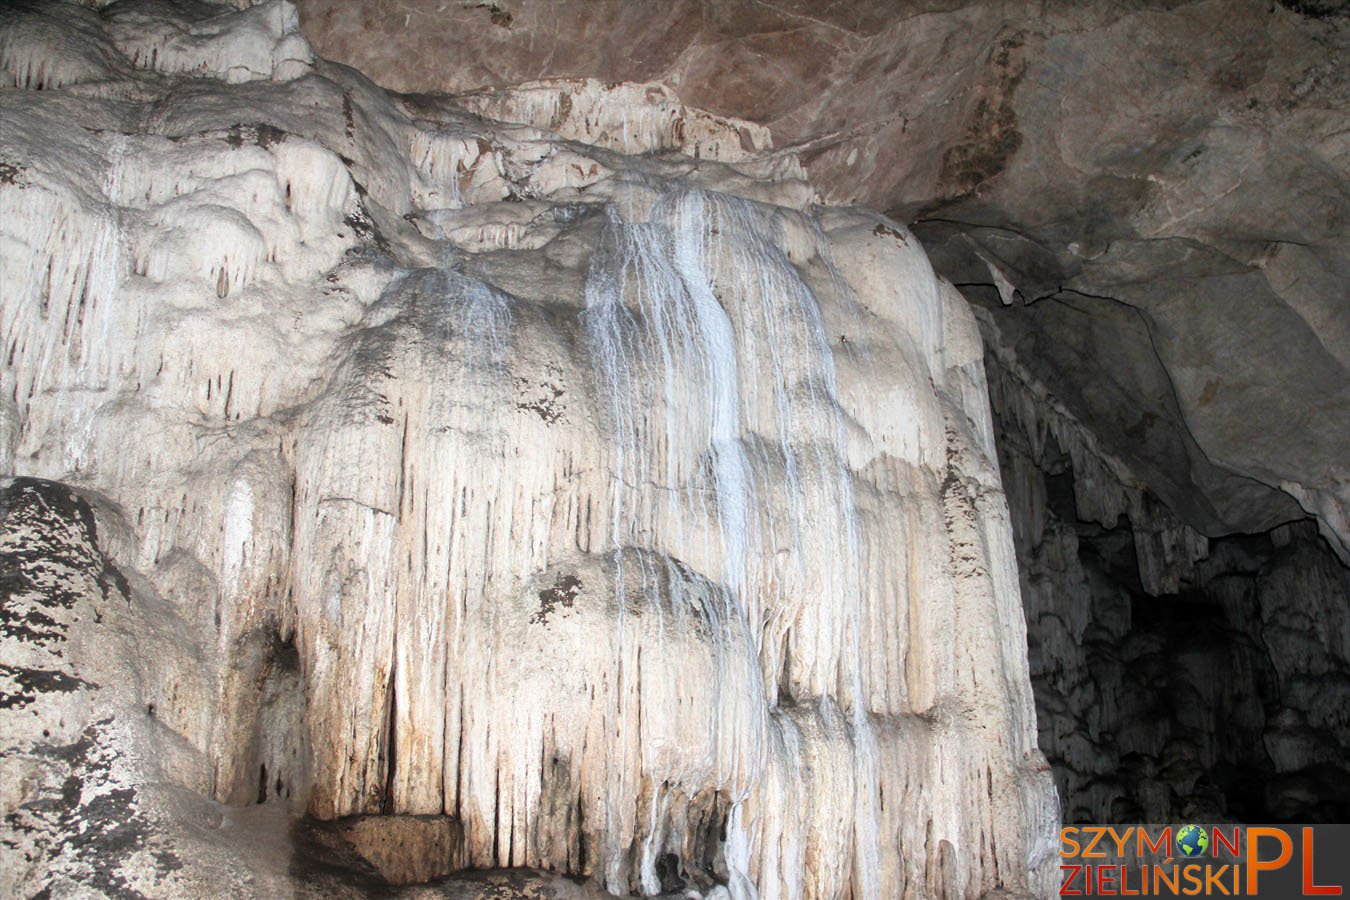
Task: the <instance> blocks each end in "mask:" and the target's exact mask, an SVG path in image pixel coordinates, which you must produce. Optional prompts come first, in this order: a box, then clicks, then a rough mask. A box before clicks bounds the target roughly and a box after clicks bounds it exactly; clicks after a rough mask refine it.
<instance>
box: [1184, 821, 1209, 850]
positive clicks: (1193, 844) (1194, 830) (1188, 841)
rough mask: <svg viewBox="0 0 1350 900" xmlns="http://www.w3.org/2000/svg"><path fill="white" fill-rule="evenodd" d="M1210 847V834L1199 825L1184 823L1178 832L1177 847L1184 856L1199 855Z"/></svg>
mask: <svg viewBox="0 0 1350 900" xmlns="http://www.w3.org/2000/svg"><path fill="white" fill-rule="evenodd" d="M1208 848H1209V835H1207V834H1205V829H1203V828H1201V827H1200V826H1199V825H1183V826H1182V828H1181V830H1180V831H1178V832H1177V849H1178V850H1180V851H1181V854H1182V856H1199V855H1200V854H1201V853H1204V852H1205V850H1207V849H1208Z"/></svg>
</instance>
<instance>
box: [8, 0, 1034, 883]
mask: <svg viewBox="0 0 1350 900" xmlns="http://www.w3.org/2000/svg"><path fill="white" fill-rule="evenodd" d="M268 9H272V11H273V13H274V14H275V15H273V16H272V17H271V18H269V17H268V15H271V14H268V15H264V13H265V12H266V10H268ZM288 9H289V7H287V5H286V4H282V3H273V4H264V5H262V6H259V7H255V8H254V10H253V11H251V12H250V15H248V16H241V15H237V14H233V13H230V14H225V13H221V14H219V15H218V16H216V17H215V18H211V17H208V16H207V13H208V12H210V10H209V8H206V7H203V8H201V9H197V10H195V12H194V17H191V18H190V20H188V21H185V22H182V23H179V27H180V28H181V29H182V30H184V31H185V32H186V33H191V34H196V35H198V36H199V37H200V38H201V39H200V40H197V41H195V42H194V41H180V42H177V43H175V45H174V47H175V53H176V54H177V55H175V56H174V57H173V59H174V60H175V61H174V63H173V66H171V67H170V68H172V69H173V70H175V71H177V70H180V69H184V68H192V67H191V66H189V65H188V64H187V62H184V60H187V61H188V62H190V61H191V60H190V59H188V56H190V54H192V53H198V54H199V55H200V56H201V66H200V67H199V71H201V72H203V73H205V74H207V75H212V74H214V75H216V76H218V77H219V78H220V79H223V80H224V81H228V82H240V83H239V84H237V85H227V84H224V83H221V81H219V80H215V81H213V80H209V79H196V80H192V79H185V78H182V77H179V76H174V75H164V74H160V73H156V72H146V71H143V70H142V69H139V68H137V67H138V66H139V67H149V68H152V69H153V68H155V67H156V65H157V63H156V60H157V59H160V57H157V56H156V55H155V54H149V55H147V54H146V53H145V52H143V50H142V49H139V48H140V46H141V43H142V42H143V41H144V39H145V38H144V34H145V32H144V29H143V28H140V27H133V26H138V25H139V24H141V23H143V13H141V12H139V11H137V10H136V9H135V8H123V9H119V7H118V6H113V7H111V8H110V9H109V10H107V11H104V12H102V13H97V14H94V13H90V12H88V11H85V12H81V13H79V14H78V17H76V14H75V13H72V17H73V18H72V19H71V21H72V22H75V23H76V24H78V25H79V27H80V28H81V29H84V31H91V30H97V29H100V28H101V29H103V30H102V32H100V33H101V34H103V36H104V39H105V40H106V42H107V46H106V47H105V50H106V53H105V57H106V60H107V66H106V68H105V69H102V70H99V69H90V70H88V71H86V70H85V69H82V68H81V67H80V66H77V65H64V66H61V65H56V68H54V69H53V71H57V70H59V71H61V72H65V73H69V77H65V78H63V79H62V84H63V85H64V88H63V90H61V91H57V92H56V93H54V94H50V95H45V96H38V95H36V94H34V93H32V92H24V91H17V92H13V93H12V94H11V95H10V96H11V98H12V99H13V101H14V102H13V103H10V104H7V106H6V109H5V111H4V115H5V116H6V118H7V119H8V120H9V124H7V125H6V127H5V128H4V129H3V131H2V132H0V148H3V154H4V157H3V158H4V160H5V162H6V165H7V166H9V168H8V169H6V170H5V171H6V172H7V174H6V177H5V179H4V181H3V184H0V191H2V192H3V197H4V202H5V208H6V215H5V227H4V234H3V237H4V245H3V251H4V254H5V257H4V263H5V270H6V273H7V274H6V288H5V295H4V298H3V302H4V319H3V339H4V346H5V352H6V362H5V369H4V373H3V374H4V379H5V381H4V388H5V390H4V398H5V399H4V401H3V402H4V403H5V404H6V409H5V416H6V419H7V421H10V422H12V423H13V427H12V429H11V430H10V431H9V432H7V437H6V446H5V456H4V458H5V459H6V460H12V461H13V467H14V470H15V471H16V472H17V473H19V474H23V475H31V476H38V477H46V478H53V479H59V480H62V481H65V482H67V483H69V484H72V485H75V486H77V487H79V488H82V489H84V490H87V491H92V492H97V494H99V495H101V496H102V497H104V498H105V499H106V504H105V512H104V515H106V516H110V517H113V518H117V517H118V516H119V515H120V520H121V525H122V527H121V528H120V529H119V530H118V531H117V533H118V534H120V535H121V537H120V539H119V546H118V547H117V548H115V550H114V551H113V552H114V553H115V555H116V556H117V559H118V563H119V564H120V565H122V566H123V567H124V568H126V569H127V570H128V571H131V572H132V573H134V578H133V583H134V584H135V585H137V586H138V587H137V590H138V591H139V593H140V594H141V595H143V597H142V599H141V600H139V601H136V602H142V603H145V604H147V605H146V610H147V611H149V610H151V609H153V611H154V615H156V616H159V617H161V618H163V619H164V620H166V621H172V622H175V623H180V624H181V625H182V626H183V627H182V628H181V629H180V630H179V632H178V633H180V634H183V635H186V636H187V637H186V640H187V641H188V642H189V643H188V645H187V646H183V647H162V646H155V647H151V646H150V645H149V643H148V641H149V637H148V636H149V634H150V633H151V632H150V631H149V630H148V626H147V627H146V630H144V631H141V632H135V631H134V629H133V634H131V635H130V636H129V637H127V638H126V640H128V641H130V642H131V643H132V645H133V646H139V647H140V648H141V649H140V651H139V652H140V653H142V654H143V655H145V656H146V657H147V660H146V673H145V674H144V675H143V676H141V678H142V681H141V682H140V691H141V693H142V694H143V695H144V696H145V697H146V698H149V699H150V701H151V703H152V705H153V708H154V709H155V723H156V724H155V728H156V729H158V730H157V731H152V733H151V735H150V736H149V737H147V738H145V740H146V741H148V742H150V743H151V745H152V746H153V745H154V742H156V741H163V742H169V741H172V743H173V745H174V747H175V748H177V750H176V753H175V754H174V755H172V757H171V758H166V759H165V760H162V761H160V762H158V763H151V762H147V763H146V766H147V767H148V768H149V769H154V767H155V766H156V765H158V766H159V767H160V770H158V771H157V775H156V777H160V776H162V777H166V778H169V779H170V780H173V781H175V782H177V783H179V784H182V785H184V786H186V787H189V788H192V789H195V790H198V791H200V792H202V793H205V794H208V795H211V796H214V797H216V798H218V799H220V800H222V801H227V802H234V803H239V802H243V801H246V800H252V799H254V798H255V795H257V796H258V797H260V798H263V799H265V798H267V797H271V796H275V795H276V794H284V795H289V796H292V797H293V798H294V799H295V800H296V801H297V802H301V803H303V805H304V807H305V808H307V809H308V811H309V812H310V813H312V814H313V815H315V816H317V817H319V818H332V817H338V816H346V815H357V814H361V815H366V814H382V813H408V814H418V815H443V816H450V817H453V818H454V819H455V820H456V822H457V823H458V830H457V831H455V832H454V834H455V835H456V837H455V841H456V846H455V847H454V848H453V850H452V851H451V853H452V857H453V859H452V864H453V865H454V866H455V867H470V866H473V867H515V866H529V867H536V868H546V869H552V870H555V871H560V872H566V873H573V874H581V875H590V876H593V877H594V878H595V879H596V880H597V881H598V882H599V883H600V884H602V885H604V886H605V887H606V888H607V889H608V890H610V891H612V892H615V893H620V894H627V893H642V894H647V895H650V894H655V893H659V892H661V891H663V890H667V889H669V887H670V884H671V883H674V884H680V883H684V884H687V885H689V886H691V887H694V888H696V889H698V890H700V891H702V892H704V893H706V894H707V895H709V896H711V895H716V894H721V893H723V892H727V893H729V894H730V895H731V896H733V897H751V896H762V897H839V896H849V895H851V896H855V897H884V896H897V895H902V894H905V895H914V896H938V895H942V896H958V895H959V896H974V895H978V894H980V893H984V892H986V891H988V890H992V889H994V888H996V887H1006V888H1009V889H1022V890H1032V891H1043V890H1044V889H1045V888H1046V882H1045V879H1046V878H1047V877H1048V875H1049V867H1050V865H1051V863H1052V858H1051V853H1052V848H1051V846H1050V843H1049V840H1050V830H1051V828H1052V825H1053V822H1054V819H1055V815H1056V811H1055V805H1054V799H1053V789H1052V787H1051V785H1050V782H1049V778H1048V775H1047V774H1046V773H1045V772H1044V767H1043V764H1042V763H1041V762H1040V757H1039V754H1038V752H1037V751H1036V749H1035V738H1034V735H1035V727H1034V714H1033V712H1032V705H1031V696H1030V690H1029V683H1028V677H1027V671H1026V657H1025V637H1024V625H1023V620H1022V613H1021V609H1020V604H1019V600H1018V593H1017V587H1016V584H1017V579H1016V572H1015V567H1014V562H1013V557H1012V544H1011V538H1010V533H1009V529H1008V523H1007V510H1006V505H1005V502H1004V500H1003V496H1002V492H1001V488H1000V485H999V479H998V472H997V467H996V465H995V464H994V462H993V445H992V434H991V428H990V423H989V415H988V401H987V394H986V390H985V386H984V376H983V369H982V363H981V359H980V342H979V337H978V334H977V332H976V330H975V325H974V322H973V320H972V318H971V316H970V313H969V311H968V310H967V309H966V308H965V306H964V303H963V301H962V300H961V299H960V297H959V296H958V295H957V294H956V293H955V291H954V289H952V288H951V287H950V286H949V285H946V284H944V283H942V282H940V281H939V280H938V279H937V278H936V277H935V276H934V275H933V273H932V271H931V269H930V268H929V266H928V263H927V261H926V259H925V257H924V255H923V253H922V251H921V250H920V249H919V248H918V247H917V245H915V243H914V242H913V240H912V238H911V237H909V235H908V234H907V233H906V232H905V231H904V230H903V229H900V228H899V227H897V226H896V225H894V224H893V223H891V222H889V221H887V220H885V219H884V218H882V217H880V216H877V215H874V214H871V213H867V212H864V211H859V210H853V209H831V208H822V207H817V206H814V205H812V202H811V201H812V192H811V189H810V186H809V185H808V184H806V183H805V181H804V180H803V179H802V176H801V169H800V167H799V166H798V165H797V164H796V162H795V160H794V159H793V158H792V157H790V156H784V155H775V154H772V153H770V152H767V151H764V150H763V149H762V147H761V146H760V144H761V143H762V142H763V140H765V136H764V135H757V134H756V133H754V132H753V130H752V129H749V127H748V126H745V125H743V124H742V123H736V122H733V121H728V120H722V119H718V118H716V117H713V116H710V115H707V114H694V113H692V112H690V111H687V110H683V108H682V107H679V106H678V104H676V103H674V102H673V101H672V100H671V98H670V97H669V96H668V95H667V94H664V93H660V92H657V94H655V95H653V94H651V92H643V91H640V90H634V91H629V92H626V93H624V92H619V93H620V96H619V97H618V99H617V100H616V99H615V97H614V96H612V95H611V94H612V93H613V91H614V89H613V88H610V87H604V86H600V85H592V84H584V83H583V84H581V85H577V84H570V85H565V86H559V87H558V88H557V90H558V91H559V92H560V96H561V95H564V94H566V95H568V96H571V97H572V98H573V99H572V100H569V101H568V102H567V103H562V102H558V103H556V104H543V105H540V104H539V103H537V102H535V101H534V100H530V101H529V102H525V101H522V102H520V103H512V102H510V101H509V99H508V100H501V99H500V98H498V100H495V101H493V103H492V104H489V105H488V106H483V103H484V102H486V101H483V100H482V98H476V99H474V100H473V101H472V102H467V105H468V106H470V107H472V108H474V109H479V108H480V107H481V108H482V109H483V110H489V109H490V110H495V111H497V112H499V113H500V114H502V115H508V114H511V111H513V110H521V109H526V110H529V111H530V115H529V116H528V117H527V118H529V119H530V121H529V122H528V123H525V124H516V125H512V124H509V123H502V122H489V121H484V120H482V119H479V118H477V117H475V116H474V115H472V114H470V113H468V112H466V111H464V109H463V108H461V107H460V106H458V105H457V104H456V102H455V101H454V99H453V98H448V99H446V98H442V99H436V98H399V97H396V96H391V95H387V94H385V93H384V92H382V91H380V90H379V89H377V88H375V87H374V86H373V85H370V84H369V83H368V82H365V81H364V80H362V79H361V78H360V77H359V76H357V75H355V74H354V73H352V72H350V71H347V70H343V69H340V68H337V67H332V66H328V65H326V64H324V63H322V62H321V61H320V62H318V63H313V64H311V63H310V62H309V61H308V58H307V56H306V54H305V53H302V52H300V50H298V49H297V48H296V44H295V40H296V36H295V34H294V31H293V17H291V16H290V15H289V13H288ZM16 15H18V14H16ZM260 23H261V24H260ZM263 25H267V26H268V27H262V26H263ZM73 27H74V26H72V28H73ZM13 33H14V34H16V35H17V37H15V38H14V40H15V41H18V40H20V39H21V38H22V39H27V40H35V39H36V38H33V34H34V33H35V32H33V31H32V30H31V29H30V30H28V31H24V30H23V29H18V30H17V31H15V32H13ZM81 33H84V32H81ZM231 35H233V37H230V36H231ZM207 36H210V37H211V40H209V41H208V40H206V37H207ZM75 37H78V35H76V36H75ZM75 37H72V38H71V42H72V43H74V44H75V45H76V46H78V41H76V40H75ZM49 38H50V35H47V36H45V37H43V39H44V40H47V39H49ZM227 38H229V39H227ZM268 41H270V42H273V43H272V44H268V45H267V46H266V47H263V46H260V45H259V43H258V42H263V43H266V42H268ZM59 43H60V42H53V43H52V46H57V45H58V44H59ZM61 46H66V45H65V44H61ZM237 47H247V48H248V49H249V55H248V59H250V60H251V59H254V58H255V57H256V58H257V59H270V60H273V61H276V62H275V65H274V66H273V68H272V69H270V70H269V71H266V72H263V71H261V70H260V69H257V68H256V67H254V66H253V65H252V64H250V63H247V62H246V61H245V62H241V63H240V64H239V65H238V66H233V65H230V64H229V60H228V59H227V58H224V57H222V54H228V53H229V52H231V51H232V48H237ZM11 49H12V48H11ZM46 52H55V51H53V50H52V49H51V47H48V49H47V51H46ZM185 54H186V55H185ZM32 57H33V53H28V54H24V53H18V52H11V53H10V55H9V56H7V59H12V60H28V59H31V58H32ZM100 58H104V57H100ZM59 62H60V60H56V61H55V62H54V65H55V64H56V63H59ZM159 68H161V69H163V68H165V66H162V65H161V66H159ZM26 71H28V70H27V69H24V70H22V71H19V72H18V73H17V74H15V81H16V83H17V84H20V85H24V84H25V79H27V78H28V76H27V75H24V74H23V73H24V72H26ZM91 73H92V74H91ZM30 80H31V79H30ZM544 89H546V86H545V87H544V88H541V86H539V85H532V86H531V87H530V91H531V92H532V93H531V94H530V96H531V97H535V96H536V95H537V94H538V92H539V91H540V90H544ZM587 91H604V92H610V93H606V94H605V96H603V97H591V98H589V100H588V101H587V102H581V100H579V99H577V98H581V99H582V100H584V99H587V98H586V96H585V92H587ZM110 98H116V99H115V100H114V99H110ZM615 103H629V104H634V105H633V108H632V109H631V110H628V111H624V110H622V109H621V110H620V111H619V112H618V113H615V107H614V104H615ZM644 104H649V105H644ZM540 109H545V110H546V111H547V116H546V118H547V121H539V120H538V115H536V114H537V113H538V111H539V110H540ZM586 110H604V111H605V113H604V114H605V116H609V117H610V118H611V119H612V120H613V121H614V122H617V123H618V124H617V125H616V126H614V128H616V129H617V130H613V129H611V128H609V127H607V126H605V125H604V124H603V122H600V123H599V124H597V121H598V120H597V121H590V120H588V121H587V122H585V123H574V122H570V121H569V120H568V116H569V115H572V114H573V113H574V111H575V114H577V115H583V116H584V115H586V114H587V113H586V112H585V111H586ZM597 115H599V114H598V113H597ZM665 116H671V117H674V118H677V119H679V120H680V122H681V123H682V124H681V126H680V127H679V128H673V127H671V128H666V127H660V123H658V122H656V118H660V117H665ZM654 117H655V118H654ZM605 121H609V119H606V120H605ZM639 121H641V122H644V123H646V124H644V125H643V126H642V127H640V128H636V127H635V128H631V129H630V128H629V127H628V125H629V124H630V123H631V122H639ZM663 121H664V120H663ZM559 134H562V135H569V134H570V135H574V136H577V137H584V138H585V139H586V140H588V141H590V142H591V143H588V144H582V143H578V142H575V141H569V140H567V139H565V138H563V137H560V136H559ZM747 134H748V135H751V137H750V139H748V140H747V139H746V137H745V136H746V135H747ZM691 148H697V149H698V157H699V158H697V159H696V158H694V156H693V155H692V150H691ZM657 151H660V154H659V155H655V154H656V152H657ZM681 151H686V152H681ZM643 154H647V155H643ZM10 273H14V274H12V275H11V274H10ZM132 435H134V436H135V441H134V442H132V441H129V440H128V438H129V436H132ZM145 598H153V599H154V600H155V601H157V602H156V603H155V604H150V602H149V600H147V599H145ZM160 598H162V600H161V599H160ZM162 601H168V602H167V603H164V602H162ZM147 615H149V612H147ZM90 627H92V626H90ZM137 642H141V643H137ZM291 644H293V645H294V647H293V650H292V649H291V648H290V645H291ZM278 648H281V649H278ZM164 651H168V652H164ZM280 653H293V654H294V657H295V666H296V669H297V671H296V673H294V674H287V672H288V671H289V670H286V669H285V667H279V666H278V664H277V663H276V659H277V658H278V656H277V654H280ZM156 657H159V658H156ZM184 658H190V659H191V660H192V661H193V662H192V665H191V666H187V665H185V664H184V663H183V662H182V659H184ZM189 668H190V669H191V670H192V671H191V673H190V674H185V673H184V670H185V669H189ZM260 775H261V777H260ZM274 779H275V785H273V780H274Z"/></svg>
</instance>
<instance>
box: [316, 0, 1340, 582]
mask: <svg viewBox="0 0 1350 900" xmlns="http://www.w3.org/2000/svg"><path fill="white" fill-rule="evenodd" d="M300 10H301V18H302V24H303V27H304V29H305V31H306V33H307V34H308V35H309V37H310V38H311V40H312V41H314V43H315V45H316V46H317V47H318V49H319V51H320V52H321V53H323V54H324V55H326V56H328V57H330V58H334V59H338V60H341V61H344V62H349V63H353V64H355V65H358V66H360V67H361V68H362V69H363V70H364V71H365V72H366V73H367V74H369V75H370V76H371V77H372V78H374V79H375V80H376V81H378V82H380V83H381V84H385V85H388V86H391V87H394V88H398V89H402V90H431V89H436V90H465V89H469V88H479V87H501V86H506V85H511V84H515V83H518V82H522V81H527V80H533V79H540V78H599V79H602V80H622V81H635V82H659V83H660V84H662V85H664V86H666V87H669V88H671V89H674V90H675V91H677V92H678V94H679V96H680V98H681V99H682V100H684V101H685V102H687V103H691V104H694V105H696V106H698V107H701V108H705V109H710V110H713V111H714V112H717V113H721V114H724V115H730V116H735V117H738V118H741V119H746V120H749V121H752V122H755V123H758V124H760V125H764V126H767V127H768V128H769V130H770V132H771V134H772V136H773V139H774V141H775V142H776V144H777V146H779V147H788V146H792V147H797V148H799V149H800V150H801V156H802V159H803V161H804V163H805V165H806V167H807V170H808V172H809V173H810V175H811V177H812V181H813V183H814V184H815V185H816V186H817V187H818V188H819V189H820V190H821V192H822V195H823V196H824V197H825V198H826V199H827V200H830V201H847V202H861V203H865V204H867V205H870V206H873V207H875V208H878V209H885V210H889V211H890V213H891V215H892V216H893V217H895V218H897V219H900V220H901V221H916V222H917V224H916V225H915V230H916V233H918V235H919V237H920V238H921V239H922V240H923V241H924V242H925V245H926V246H927V247H928V248H929V251H930V253H932V254H933V258H934V264H935V266H936V267H937V268H938V270H939V271H941V272H942V273H943V274H945V275H947V276H948V277H950V278H951V279H952V280H953V281H955V282H957V283H958V284H962V285H965V286H967V289H968V290H972V291H973V288H974V286H975V285H986V286H988V291H989V292H990V294H992V295H994V296H998V295H1001V296H1002V297H1003V299H1004V300H1005V302H1009V303H1012V304H1013V305H1012V306H1011V307H1010V308H1008V309H1006V310H1001V311H999V312H998V314H997V315H996V317H995V318H996V319H997V320H998V323H999V327H998V329H997V330H996V331H993V332H990V333H989V334H988V335H986V337H987V338H988V339H990V340H993V341H996V342H998V341H1002V342H1004V343H1003V346H1004V347H1006V348H1008V349H1011V348H1013V347H1017V348H1020V349H1021V350H1022V351H1024V353H1023V355H1024V356H1025V357H1026V365H1027V366H1029V367H1031V368H1033V369H1034V370H1035V371H1036V373H1037V377H1038V380H1039V381H1041V382H1042V383H1043V384H1045V385H1047V386H1048V387H1049V389H1051V390H1052V391H1053V394H1054V396H1055V397H1056V398H1057V399H1058V401H1059V402H1061V403H1062V404H1064V405H1065V406H1066V407H1068V408H1069V409H1070V410H1071V411H1072V412H1073V413H1074V414H1075V415H1076V416H1077V418H1078V419H1079V420H1081V421H1082V422H1083V423H1084V425H1085V426H1086V427H1087V428H1088V429H1089V430H1090V431H1091V432H1092V433H1093V434H1094V435H1095V436H1096V438H1097V440H1099V441H1100V442H1101V444H1102V445H1103V447H1104V448H1106V449H1107V450H1108V451H1109V452H1110V453H1112V454H1113V455H1115V456H1118V457H1120V458H1122V459H1124V460H1126V461H1128V462H1129V463H1130V465H1131V467H1132V469H1133V470H1134V471H1136V472H1137V473H1138V475H1139V476H1140V477H1141V478H1144V479H1146V480H1147V481H1148V483H1149V484H1150V485H1151V486H1152V489H1153V492H1154V494H1155V495H1156V497H1157V498H1158V499H1160V500H1161V501H1162V503H1163V504H1164V505H1165V506H1167V507H1168V508H1169V509H1170V511H1171V512H1172V514H1174V515H1175V516H1176V517H1177V518H1178V519H1179V520H1180V521H1181V522H1183V523H1185V524H1186V525H1188V526H1190V527H1191V528H1193V529H1195V530H1197V531H1199V532H1202V533H1204V534H1206V535H1210V536H1216V535H1220V534H1226V533H1230V532H1233V531H1245V532H1254V531H1264V530H1266V529H1269V528H1271V527H1273V526H1274V525H1277V524H1279V523H1281V522H1285V521H1288V520H1290V519H1293V518H1297V517H1301V516H1304V515H1311V516H1315V517H1317V519H1318V521H1319V525H1320V527H1321V530H1322V533H1323V534H1324V535H1326V536H1327V538H1328V539H1329V540H1330V541H1331V543H1332V546H1333V547H1335V548H1336V550H1337V552H1338V553H1339V554H1340V555H1341V558H1342V560H1343V561H1347V562H1350V552H1348V551H1347V548H1348V547H1350V493H1347V491H1348V489H1347V487H1346V485H1347V481H1348V476H1347V472H1346V469H1345V457H1346V454H1345V452H1344V448H1345V447H1346V446H1350V412H1347V410H1350V394H1348V393H1347V392H1348V391H1350V386H1348V385H1350V379H1347V377H1346V364H1347V354H1350V330H1348V329H1350V317H1347V314H1346V301H1345V298H1346V294H1347V291H1346V283H1347V278H1350V256H1347V252H1348V251H1347V248H1348V247H1350V242H1347V241H1346V240H1345V238H1344V228H1345V221H1346V214H1347V183H1348V179H1347V149H1350V145H1347V138H1346V132H1345V129H1344V116H1345V109H1346V107H1347V105H1348V104H1350V83H1348V82H1347V79H1346V69H1345V65H1344V57H1345V54H1346V52H1347V46H1346V44H1347V38H1346V35H1347V34H1350V31H1347V24H1350V12H1348V7H1347V4H1345V3H1344V2H1335V0H1332V2H1319V3H1295V2H1279V3H1272V2H1269V0H1242V2H1230V0H1204V2H1165V3H1147V2H1130V3H1115V2H1113V3H1048V4H1047V3H1042V2H1030V0H1028V2H1019V3H982V2H962V0H930V2H908V3H903V4H896V3H880V2H866V0H856V2H833V3H825V4H822V3H808V2H800V0H795V2H794V0H788V2H778V3H766V2H759V0H743V2H726V3H704V2H699V0H684V2H674V3H665V4H661V6H660V9H659V11H658V10H653V9H652V8H651V7H650V6H648V5H644V4H631V3H625V2H623V0H571V2H569V0H557V2H550V3H528V2H521V0H494V2H492V3H481V2H459V3H444V2H439V0H398V2H394V0H383V2H381V0H376V2H371V3H362V4H349V3H342V2H335V0H301V2H300ZM560 23H561V24H560ZM372 34H374V35H378V38H377V39H371V35H372ZM995 292H996V293H995Z"/></svg>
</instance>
